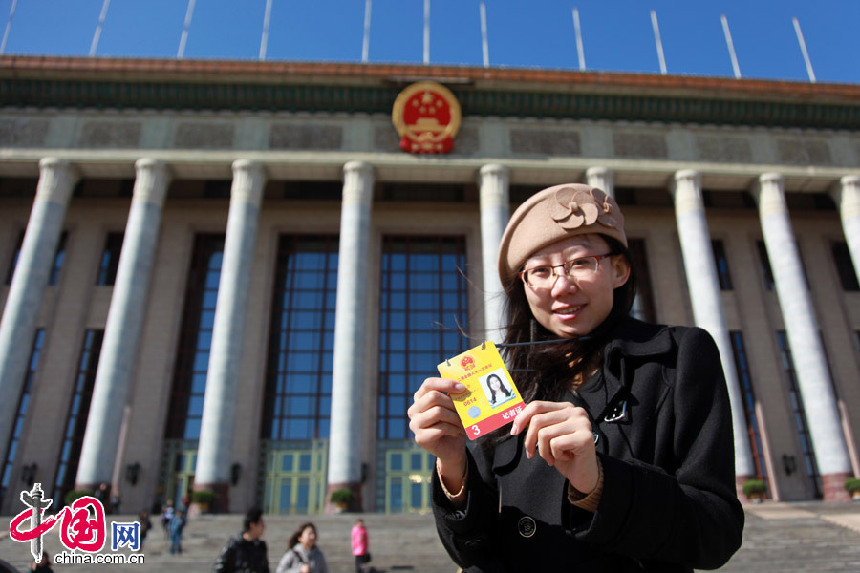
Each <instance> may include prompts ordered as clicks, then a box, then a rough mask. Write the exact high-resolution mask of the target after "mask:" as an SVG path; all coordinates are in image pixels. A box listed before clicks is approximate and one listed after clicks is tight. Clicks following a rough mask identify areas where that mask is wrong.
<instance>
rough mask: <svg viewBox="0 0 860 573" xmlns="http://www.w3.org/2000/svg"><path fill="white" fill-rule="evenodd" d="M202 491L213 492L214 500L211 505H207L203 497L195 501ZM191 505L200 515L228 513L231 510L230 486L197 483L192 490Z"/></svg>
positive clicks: (226, 484) (215, 483) (216, 483)
mask: <svg viewBox="0 0 860 573" xmlns="http://www.w3.org/2000/svg"><path fill="white" fill-rule="evenodd" d="M200 491H209V492H212V494H213V497H212V500H211V501H210V502H209V503H206V502H205V499H203V498H202V497H198V499H197V500H195V499H194V498H195V494H196V493H197V492H200ZM191 503H192V505H193V506H194V507H196V510H197V511H199V512H200V513H223V512H226V511H228V510H229V508H230V484H228V483H226V482H224V483H222V482H214V483H195V484H194V487H193V489H192V490H191Z"/></svg>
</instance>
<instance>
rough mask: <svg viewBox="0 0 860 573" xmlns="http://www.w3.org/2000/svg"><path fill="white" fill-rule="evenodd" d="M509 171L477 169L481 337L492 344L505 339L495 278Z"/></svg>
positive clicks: (493, 167)
mask: <svg viewBox="0 0 860 573" xmlns="http://www.w3.org/2000/svg"><path fill="white" fill-rule="evenodd" d="M510 175H511V170H510V169H508V168H507V167H505V166H504V165H495V164H489V165H484V166H483V167H482V168H481V178H480V181H479V185H480V188H481V253H482V258H483V266H484V333H485V334H484V336H485V337H486V338H487V339H490V340H492V341H493V342H495V343H496V344H499V343H501V342H503V341H504V338H505V322H506V321H505V291H504V289H503V288H502V281H501V280H500V279H499V263H498V262H499V244H500V243H501V242H502V235H503V234H504V233H505V225H506V224H507V222H508V217H509V215H510V213H509V208H508V205H509V199H508V182H509V180H510Z"/></svg>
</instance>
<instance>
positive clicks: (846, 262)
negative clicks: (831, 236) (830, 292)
mask: <svg viewBox="0 0 860 573" xmlns="http://www.w3.org/2000/svg"><path fill="white" fill-rule="evenodd" d="M830 250H831V252H832V253H833V263H834V264H835V265H836V272H837V273H839V282H840V283H842V290H846V291H858V290H860V284H858V283H857V271H856V270H855V269H854V265H853V263H852V262H851V253H850V252H849V251H848V244H847V243H831V244H830Z"/></svg>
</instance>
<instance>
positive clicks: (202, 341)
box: [165, 235, 224, 440]
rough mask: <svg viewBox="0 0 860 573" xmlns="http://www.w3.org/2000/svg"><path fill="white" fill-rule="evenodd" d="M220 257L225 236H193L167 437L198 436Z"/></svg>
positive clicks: (219, 276) (190, 437) (189, 437)
mask: <svg viewBox="0 0 860 573" xmlns="http://www.w3.org/2000/svg"><path fill="white" fill-rule="evenodd" d="M223 258H224V235H198V236H197V237H196V239H195V241H194V253H193V255H192V259H191V268H190V269H189V270H188V281H187V283H186V285H185V292H186V294H185V303H184V306H183V309H182V330H181V332H180V336H179V351H178V354H177V357H176V367H175V369H174V372H173V388H172V390H171V394H170V409H169V411H168V415H167V427H166V429H165V437H167V438H178V439H185V440H198V439H200V425H201V423H202V421H203V394H204V392H205V390H206V373H207V371H208V370H209V348H210V346H211V345H212V329H213V327H214V324H215V302H216V300H217V299H218V284H219V282H220V280H221V263H222V261H223Z"/></svg>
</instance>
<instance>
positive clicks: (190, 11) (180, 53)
mask: <svg viewBox="0 0 860 573" xmlns="http://www.w3.org/2000/svg"><path fill="white" fill-rule="evenodd" d="M196 3H197V0H188V7H187V8H186V9H185V22H184V23H183V24H182V37H181V38H180V39H179V50H178V51H177V52H176V57H177V58H179V59H180V60H181V59H182V58H183V57H185V44H186V42H188V29H189V28H190V27H191V16H192V15H193V14H194V5H195V4H196Z"/></svg>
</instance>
